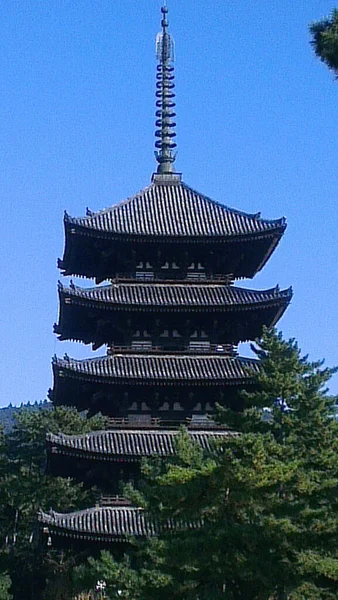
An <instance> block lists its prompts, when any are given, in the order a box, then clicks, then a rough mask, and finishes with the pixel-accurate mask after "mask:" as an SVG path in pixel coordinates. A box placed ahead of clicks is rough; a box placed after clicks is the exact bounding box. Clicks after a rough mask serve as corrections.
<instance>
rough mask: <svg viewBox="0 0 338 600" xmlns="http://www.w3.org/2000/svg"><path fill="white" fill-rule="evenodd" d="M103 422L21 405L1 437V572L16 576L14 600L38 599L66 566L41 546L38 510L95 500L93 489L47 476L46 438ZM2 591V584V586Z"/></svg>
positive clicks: (71, 412)
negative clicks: (47, 585)
mask: <svg viewBox="0 0 338 600" xmlns="http://www.w3.org/2000/svg"><path fill="white" fill-rule="evenodd" d="M103 425H104V420H103V419H102V417H94V418H92V419H87V418H86V415H84V414H81V413H78V412H77V411H76V410H75V409H73V408H72V409H70V408H65V407H57V408H49V407H48V408H47V407H46V408H40V409H38V410H34V411H32V410H28V409H26V408H24V407H23V408H21V409H18V411H17V412H16V416H15V426H14V428H13V429H12V430H11V431H10V432H9V433H7V434H6V435H4V433H2V434H1V437H0V475H1V478H0V535H1V547H0V571H1V570H3V571H7V572H8V573H9V575H10V576H11V579H12V591H13V593H14V599H15V600H19V599H20V600H21V598H25V600H26V599H28V598H34V600H36V599H38V598H40V594H41V593H42V590H43V588H44V587H45V584H46V579H50V580H51V579H53V577H55V575H57V572H58V570H61V571H62V572H63V573H64V572H65V569H66V568H67V561H66V560H65V557H63V561H62V564H61V563H60V560H58V557H57V554H56V553H50V555H49V556H45V555H44V553H43V552H42V549H41V547H40V545H39V540H38V527H37V513H38V510H39V509H43V510H49V508H50V507H51V506H53V507H54V508H55V509H56V510H61V511H62V510H65V511H66V510H70V509H72V508H74V509H76V508H82V507H84V506H86V505H87V504H88V503H89V504H90V503H91V502H93V493H92V491H90V490H85V489H84V488H83V486H82V484H78V483H76V482H75V481H73V480H72V479H70V478H68V479H66V478H61V477H50V476H48V475H47V474H46V471H45V467H46V452H45V436H46V433H47V431H50V432H53V433H57V432H59V431H63V432H64V433H69V434H75V433H87V432H89V431H92V430H93V429H100V428H102V427H103ZM0 589H1V588H0Z"/></svg>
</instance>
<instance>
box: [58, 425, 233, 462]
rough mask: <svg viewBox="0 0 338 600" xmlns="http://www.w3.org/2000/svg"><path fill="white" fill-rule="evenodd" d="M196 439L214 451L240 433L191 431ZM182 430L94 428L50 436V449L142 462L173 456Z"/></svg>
mask: <svg viewBox="0 0 338 600" xmlns="http://www.w3.org/2000/svg"><path fill="white" fill-rule="evenodd" d="M188 433H189V436H190V437H191V440H192V441H193V442H196V443H198V444H199V445H200V446H201V447H202V448H203V450H206V451H207V452H211V451H212V450H214V447H215V446H216V444H217V441H218V440H222V439H226V438H228V437H229V436H234V435H237V434H236V433H234V432H232V431H229V430H225V429H220V430H214V429H209V430H198V431H193V430H192V431H191V430H190V431H189V430H188ZM178 434H179V430H177V429H176V430H174V429H171V430H170V429H123V428H119V429H115V430H107V431H94V432H92V433H88V434H83V435H66V434H63V433H59V434H57V435H55V434H53V433H49V434H48V435H47V444H48V449H49V451H50V452H51V453H52V454H59V455H66V456H76V457H78V458H88V459H90V460H92V459H93V460H99V461H107V462H114V461H121V459H123V461H128V462H132V461H140V460H141V458H149V457H151V456H160V457H169V456H174V455H175V454H176V451H177V449H176V444H175V440H176V438H177V436H178Z"/></svg>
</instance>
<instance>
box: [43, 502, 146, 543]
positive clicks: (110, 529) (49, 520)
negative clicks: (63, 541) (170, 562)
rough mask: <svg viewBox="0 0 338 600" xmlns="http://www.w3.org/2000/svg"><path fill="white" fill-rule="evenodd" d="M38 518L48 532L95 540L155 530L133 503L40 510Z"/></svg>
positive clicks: (125, 537) (119, 538)
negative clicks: (64, 510)
mask: <svg viewBox="0 0 338 600" xmlns="http://www.w3.org/2000/svg"><path fill="white" fill-rule="evenodd" d="M39 521H40V524H41V525H42V526H43V528H44V529H47V531H46V530H45V531H44V533H48V534H49V535H53V534H54V535H59V536H62V537H69V538H75V539H85V540H88V539H89V540H92V541H98V542H125V541H128V539H129V538H130V537H132V536H137V537H141V536H142V537H146V536H147V537H148V536H153V535H155V533H156V527H155V525H154V523H152V522H151V521H149V520H148V519H147V518H146V515H145V513H144V511H143V510H142V509H141V508H136V507H132V506H96V507H94V508H87V509H86V510H79V511H76V512H72V513H58V512H55V511H53V510H51V511H50V512H49V513H45V512H43V511H40V513H39Z"/></svg>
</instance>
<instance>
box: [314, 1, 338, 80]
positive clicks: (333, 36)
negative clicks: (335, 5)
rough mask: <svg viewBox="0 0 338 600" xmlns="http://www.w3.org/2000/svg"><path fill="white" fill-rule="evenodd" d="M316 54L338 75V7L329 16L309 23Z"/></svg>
mask: <svg viewBox="0 0 338 600" xmlns="http://www.w3.org/2000/svg"><path fill="white" fill-rule="evenodd" d="M310 32H311V34H312V41H311V44H312V46H313V48H314V50H315V53H316V55H317V56H318V57H319V58H320V59H321V60H322V61H323V62H324V63H325V64H326V65H327V66H328V67H329V69H331V70H332V71H334V73H335V74H336V75H337V76H338V9H335V10H333V11H332V15H331V17H327V18H326V19H323V20H322V21H317V22H315V23H312V24H311V25H310Z"/></svg>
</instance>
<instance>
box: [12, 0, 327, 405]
mask: <svg viewBox="0 0 338 600" xmlns="http://www.w3.org/2000/svg"><path fill="white" fill-rule="evenodd" d="M160 6H161V1H160V0H143V1H142V2H141V1H140V0H138V1H136V0H115V1H114V2H112V1H111V0H109V1H108V0H99V1H98V2H90V1H89V0H82V1H80V0H64V1H62V2H54V1H52V0H44V1H43V2H37V1H36V0H11V1H10V2H3V3H1V6H0V23H1V25H0V29H1V31H0V81H1V85H0V114H1V122H2V125H1V131H0V145H1V154H0V193H1V206H2V209H1V220H0V227H1V237H0V241H1V242H0V243H1V251H0V261H1V274H2V293H1V313H0V314H1V342H2V343H1V346H2V353H1V365H0V368H1V374H0V386H1V395H0V405H6V404H8V403H9V402H12V403H21V402H28V401H31V402H34V401H35V400H42V399H44V398H45V396H46V392H47V389H48V388H49V387H50V386H51V383H52V378H51V368H50V360H51V357H52V355H53V354H54V353H55V352H56V353H57V354H59V355H62V354H63V353H64V352H68V354H69V355H70V356H75V357H84V356H86V355H87V356H88V355H90V354H91V350H90V347H83V348H82V347H81V345H80V344H68V343H65V342H64V343H60V342H57V341H56V339H55V337H54V335H53V333H52V326H53V323H54V321H56V320H57V314H58V305H57V292H56V284H57V279H58V277H59V276H60V275H59V273H58V271H57V268H56V259H57V257H58V256H62V253H63V243H64V240H63V223H62V219H63V211H64V209H66V210H67V211H68V212H69V213H70V214H71V215H74V216H81V215H83V214H84V213H85V209H86V206H89V207H90V208H91V209H92V210H99V209H101V208H104V207H107V206H109V205H111V204H114V203H116V202H118V201H120V200H123V199H125V198H126V197H128V196H129V195H131V194H133V193H135V192H136V191H138V190H139V189H141V188H143V187H145V186H146V185H148V183H149V181H150V177H151V174H152V172H153V171H154V170H155V168H156V165H155V161H154V156H153V140H154V90H155V64H156V63H155V56H154V50H155V42H154V40H155V36H156V33H157V31H158V30H159V21H160V16H159V10H160ZM168 6H169V11H170V12H169V20H170V30H171V33H172V34H173V36H174V38H175V41H176V59H177V60H176V92H177V112H178V116H177V122H178V127H177V133H178V136H177V141H178V158H177V169H178V170H179V171H182V173H183V178H184V181H186V183H188V184H189V185H191V186H192V187H194V188H196V189H198V190H199V191H200V192H203V193H205V194H207V195H209V196H210V197H212V198H214V199H215V200H218V201H221V202H224V203H225V204H227V205H229V206H232V207H235V208H238V209H241V210H244V211H248V212H257V211H261V212H262V216H263V217H266V218H278V217H281V216H283V215H285V216H286V217H287V220H288V229H287V232H286V234H285V236H284V239H283V240H282V242H281V244H280V245H279V247H278V248H277V251H276V252H275V254H274V255H273V257H272V258H271V260H270V261H269V263H268V265H267V266H266V267H265V268H264V270H263V272H262V273H261V274H260V275H259V276H257V277H256V278H255V280H254V281H253V282H252V281H251V282H250V281H248V282H245V285H247V287H255V288H269V287H272V286H274V285H275V284H276V283H279V284H280V286H281V287H283V288H284V287H288V286H289V285H293V287H294V299H293V301H292V304H291V306H290V307H289V309H288V311H287V313H286V315H285V316H284V318H283V319H282V320H281V321H280V328H281V329H282V331H283V332H284V334H285V336H287V337H291V336H292V337H295V338H297V339H298V341H299V344H300V346H301V348H302V350H303V351H304V353H309V355H310V357H311V358H313V359H318V358H325V359H326V361H327V364H328V365H331V366H332V365H334V364H338V351H337V338H338V335H337V334H338V331H337V297H338V281H337V256H338V241H337V240H338V234H337V200H338V165H337V157H338V136H337V131H338V111H337V99H338V83H337V82H334V80H333V76H332V75H331V74H330V73H329V72H328V71H327V70H326V68H325V66H323V65H322V64H321V63H320V62H319V61H318V60H317V59H315V58H314V56H313V53H312V50H311V48H310V45H309V34H308V24H309V22H311V21H312V20H316V19H319V18H321V17H322V16H324V15H327V14H328V13H329V12H330V11H331V9H332V8H333V5H332V4H330V3H329V2H327V1H324V0H322V1H321V0H312V1H311V0H307V1H306V2H295V1H294V0H274V1H273V2H272V1H271V0H260V1H259V2H252V0H227V1H224V0H203V1H202V2H196V0H195V1H192V0H185V1H184V2H182V1H180V2H179V1H178V0H169V1H168ZM331 389H332V392H337V391H338V378H335V379H334V380H333V383H332V387H331Z"/></svg>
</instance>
